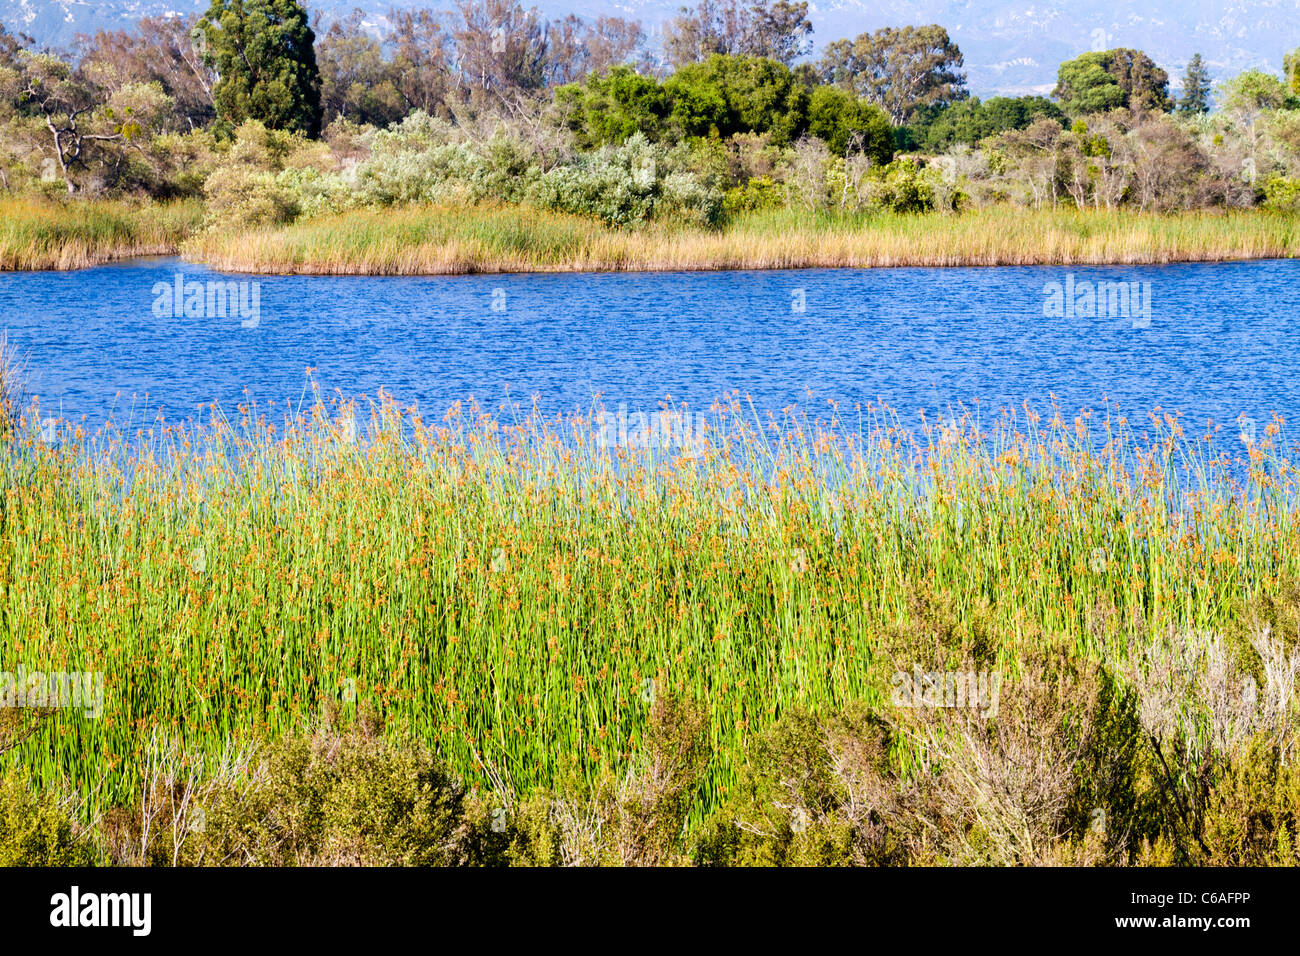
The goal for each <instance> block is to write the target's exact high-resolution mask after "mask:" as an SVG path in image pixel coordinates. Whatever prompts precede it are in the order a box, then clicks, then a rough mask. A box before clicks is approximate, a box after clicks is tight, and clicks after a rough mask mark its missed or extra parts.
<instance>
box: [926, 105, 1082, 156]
mask: <svg viewBox="0 0 1300 956" xmlns="http://www.w3.org/2000/svg"><path fill="white" fill-rule="evenodd" d="M1043 117H1047V118H1048V119H1054V120H1057V121H1063V120H1064V119H1065V114H1064V113H1063V112H1062V111H1061V108H1060V107H1059V106H1057V105H1056V104H1055V103H1053V102H1052V101H1051V100H1049V99H1047V98H1046V97H1042V96H1017V97H1010V96H995V97H993V98H992V99H989V100H986V101H984V102H980V99H979V97H975V96H972V97H971V98H969V99H965V100H959V101H957V102H956V103H953V104H951V105H949V106H948V107H947V108H946V109H943V110H940V111H939V112H938V113H937V114H936V115H934V116H932V117H928V118H927V122H925V123H924V124H917V125H916V126H914V127H913V129H912V131H911V133H912V139H914V140H915V141H916V142H917V144H918V145H919V146H921V147H923V148H925V149H927V150H931V151H933V152H942V151H943V150H945V149H947V148H948V147H950V146H952V145H954V144H956V143H965V144H966V145H968V146H975V145H977V144H978V143H979V142H980V141H981V140H983V139H986V138H988V137H989V136H996V135H997V134H998V133H1005V132H1006V131H1007V130H1021V129H1027V128H1028V127H1029V126H1030V125H1031V124H1032V123H1033V122H1034V121H1035V120H1038V119H1041V118H1043Z"/></svg>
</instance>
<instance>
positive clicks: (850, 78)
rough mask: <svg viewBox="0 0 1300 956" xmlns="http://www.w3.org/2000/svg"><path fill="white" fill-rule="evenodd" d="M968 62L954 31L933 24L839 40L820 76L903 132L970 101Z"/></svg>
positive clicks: (829, 51) (827, 54)
mask: <svg viewBox="0 0 1300 956" xmlns="http://www.w3.org/2000/svg"><path fill="white" fill-rule="evenodd" d="M962 62H963V60H962V55H961V50H959V49H958V48H957V44H955V43H953V42H952V41H951V40H950V39H949V38H948V31H947V30H945V29H944V28H943V27H941V26H938V25H937V24H930V25H929V26H923V27H912V26H909V27H903V28H901V29H895V28H894V27H886V28H885V29H883V30H877V31H876V32H875V33H863V34H861V35H860V36H858V37H857V38H856V39H854V40H836V41H835V42H834V43H831V44H828V45H827V47H826V51H825V53H824V54H823V55H822V59H821V63H820V65H819V67H818V71H819V73H820V75H821V78H822V79H823V80H824V81H825V82H827V83H836V84H839V85H841V86H843V87H845V88H846V89H851V90H853V91H854V92H855V93H857V94H858V95H859V96H863V97H866V98H867V99H868V100H870V101H871V102H872V103H875V104H876V105H877V106H879V107H880V108H881V109H883V110H884V111H885V112H886V113H887V114H889V118H890V120H891V121H892V122H893V123H894V125H896V126H898V125H902V124H903V123H906V122H909V121H910V120H912V119H913V118H914V117H916V116H917V115H918V114H920V113H922V112H924V111H925V110H927V109H931V108H941V107H943V106H945V105H947V104H948V103H952V102H955V101H956V100H960V99H964V98H965V96H966V75H965V74H964V73H962V72H961V66H962Z"/></svg>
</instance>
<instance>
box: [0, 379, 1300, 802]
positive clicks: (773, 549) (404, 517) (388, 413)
mask: <svg viewBox="0 0 1300 956" xmlns="http://www.w3.org/2000/svg"><path fill="white" fill-rule="evenodd" d="M711 414H712V422H713V424H712V426H711V428H710V431H709V442H708V443H707V447H705V448H700V449H697V450H696V454H695V455H694V456H693V457H682V456H680V455H677V454H676V453H675V452H674V450H673V449H664V448H660V447H650V448H645V447H612V448H611V447H603V446H602V444H601V443H600V442H599V441H597V440H596V432H595V431H594V430H593V424H592V421H591V420H590V419H588V418H565V419H559V418H557V419H544V418H542V417H540V416H538V415H537V414H536V413H533V414H530V415H528V416H525V417H517V418H503V419H497V418H494V417H490V416H487V415H483V414H481V413H479V412H478V411H477V410H474V409H464V408H457V409H453V411H452V413H450V414H449V415H448V416H447V418H446V419H444V420H443V421H441V422H434V423H428V422H423V421H421V420H420V419H418V418H417V417H415V416H414V414H412V413H405V412H403V411H402V410H400V409H398V408H396V407H394V406H393V405H392V404H389V403H382V404H380V405H377V406H373V407H372V408H371V409H370V413H369V418H368V423H367V421H364V420H363V421H361V422H360V423H359V424H353V423H356V421H357V420H356V419H355V418H353V417H352V416H353V415H354V410H353V409H352V408H351V406H333V407H331V406H327V405H325V404H321V403H318V404H316V405H315V406H314V407H312V408H311V409H309V410H307V411H304V412H301V413H297V412H296V413H294V414H283V415H282V416H281V417H280V418H276V417H275V416H274V415H273V414H269V413H259V412H258V411H257V410H256V409H244V410H242V415H241V417H240V419H239V420H238V421H233V422H232V421H227V420H225V419H224V418H222V417H220V416H219V415H214V417H213V419H212V421H210V422H208V423H205V424H203V425H196V426H175V427H173V426H164V425H156V426H154V427H152V428H144V429H139V430H133V431H132V432H130V433H127V432H125V431H113V430H108V431H104V432H100V433H98V434H96V435H86V434H84V433H83V432H82V431H80V430H78V429H75V428H67V429H65V430H64V431H63V432H62V433H61V434H60V435H59V436H57V437H58V440H57V441H56V442H54V443H49V442H47V441H43V440H42V436H41V435H40V434H39V432H38V431H36V430H34V429H33V428H32V427H31V425H30V423H24V425H23V431H22V432H21V435H20V437H19V438H18V439H16V440H15V441H13V442H12V443H10V444H9V445H8V446H7V447H6V448H5V450H4V451H3V454H0V596H2V597H0V631H2V632H3V635H4V636H3V646H0V665H2V667H3V669H6V670H10V671H13V670H14V669H15V668H16V667H17V666H19V665H22V666H24V667H25V668H26V669H27V670H28V671H29V672H30V671H34V670H43V671H47V672H48V671H60V670H63V671H98V672H102V673H103V674H104V680H105V689H106V700H105V709H104V714H103V716H102V717H100V718H99V719H94V718H92V717H89V716H86V715H84V714H80V713H77V712H73V711H63V712H60V713H59V714H57V715H56V716H55V717H54V718H53V719H52V720H50V721H47V723H46V724H44V725H43V726H42V727H41V729H40V730H39V732H38V733H37V734H36V735H35V736H33V737H32V738H31V739H29V740H28V741H27V742H26V743H25V744H23V746H21V747H20V748H18V749H17V750H15V751H13V752H12V753H11V754H9V755H8V756H7V757H6V758H5V759H6V760H17V761H18V762H19V765H20V766H21V767H23V768H24V769H25V770H26V771H27V772H28V773H30V774H32V775H33V776H35V777H37V778H39V779H41V780H43V781H46V782H48V783H59V784H61V785H71V786H74V787H75V788H76V789H77V790H78V791H79V792H80V793H81V794H82V795H83V797H84V798H86V800H87V805H88V806H92V807H93V806H102V805H104V804H105V803H112V802H118V801H123V800H126V799H129V798H130V797H131V796H132V794H133V792H134V788H136V787H138V786H139V781H140V779H141V771H140V763H141V760H142V759H143V758H142V752H143V750H142V748H143V747H144V745H145V742H146V741H147V740H148V739H149V737H150V733H151V732H152V731H155V730H157V731H159V732H161V733H165V734H166V735H168V736H169V737H170V738H171V739H175V740H177V741H178V742H179V743H180V744H181V745H183V746H185V747H186V748H187V749H188V748H194V749H197V750H199V751H200V752H204V753H207V754H210V755H212V759H214V760H215V759H217V758H218V756H219V755H220V754H221V753H223V752H225V751H226V749H227V746H228V745H229V744H231V743H232V742H241V741H255V740H258V739H261V738H265V737H267V736H271V735H276V734H280V733H283V732H287V731H291V730H294V729H297V728H301V727H302V726H303V725H304V724H305V723H306V721H307V720H308V718H309V717H310V716H311V715H312V714H313V713H315V712H317V711H318V710H319V709H320V708H321V707H322V706H323V704H324V703H325V702H326V701H330V702H341V703H342V704H343V705H344V706H345V708H355V707H367V708H371V709H374V710H377V711H381V712H383V713H384V714H386V716H387V717H388V720H389V723H390V725H391V726H393V727H395V728H401V729H406V730H410V731H413V732H414V733H415V734H417V735H418V736H419V737H420V738H421V739H423V740H424V741H426V742H427V743H428V744H430V745H432V746H433V747H434V748H436V749H437V750H438V751H439V752H440V753H442V754H443V755H445V757H446V758H447V759H448V760H449V762H450V764H451V766H452V767H453V769H454V770H456V771H457V772H459V773H461V774H463V775H464V776H465V777H467V778H469V779H471V780H475V781H478V782H479V783H482V784H483V785H485V786H486V785H489V779H488V777H487V776H485V773H484V768H485V767H493V768H496V769H495V770H494V774H497V773H499V774H500V775H501V776H503V777H505V778H506V779H509V780H512V781H513V783H514V785H515V786H516V787H518V788H520V790H521V791H526V790H528V789H529V788H531V787H535V786H538V785H541V784H546V783H549V782H554V781H556V780H558V779H562V778H565V777H567V776H569V775H570V774H573V773H578V774H585V775H587V776H588V777H593V776H594V775H596V774H597V773H598V772H599V771H600V770H601V769H602V768H611V767H616V766H619V765H620V764H621V762H622V761H625V760H626V759H627V757H628V755H629V754H630V753H631V752H632V751H634V750H635V749H636V748H637V746H638V744H639V742H640V740H641V735H642V734H643V732H644V730H645V727H646V720H647V714H648V712H649V709H650V706H651V703H652V702H653V700H654V699H655V698H656V697H657V696H659V695H662V694H665V693H672V694H675V695H682V696H685V697H690V698H694V699H696V700H699V701H701V702H702V703H703V706H704V707H705V710H706V712H707V720H708V736H709V744H710V751H711V753H712V757H711V763H710V766H709V769H708V772H707V776H706V778H705V784H704V786H703V788H702V791H701V793H700V795H699V801H700V807H701V808H702V809H703V808H708V807H714V806H717V805H718V804H719V803H720V801H721V800H722V798H723V797H724V795H725V793H726V791H727V788H728V787H729V786H731V785H732V783H733V782H734V780H735V778H736V773H737V769H738V768H737V763H738V762H739V761H741V760H742V759H743V752H744V748H745V744H746V743H747V742H748V741H749V740H750V739H751V738H752V737H753V735H754V734H756V733H757V732H759V731H761V730H763V729H764V728H766V727H768V726H769V725H771V724H772V723H773V722H774V721H775V720H777V719H778V717H779V716H780V715H781V714H782V713H784V712H785V711H786V710H788V709H789V708H791V707H792V706H794V705H805V706H811V707H813V708H822V707H832V706H839V705H842V704H845V703H846V702H850V701H868V702H872V701H877V702H878V701H880V700H881V699H882V695H883V696H886V697H887V695H888V692H889V686H890V675H891V673H892V672H894V671H895V670H896V669H898V668H899V667H900V666H904V667H906V666H910V664H911V663H913V662H900V661H896V660H885V659H883V658H882V657H881V656H880V655H878V654H877V648H878V647H879V645H880V640H879V639H880V637H881V635H882V634H884V633H886V632H887V631H888V630H889V629H891V628H898V627H906V626H909V622H910V623H915V622H916V620H917V618H918V615H921V614H923V613H924V611H923V608H924V606H925V601H926V599H927V596H935V595H937V596H939V597H940V598H942V599H944V600H947V601H950V602H951V606H952V607H953V608H955V609H957V614H958V615H959V618H960V621H961V626H962V627H966V628H971V629H981V630H987V631H988V633H992V634H996V635H999V636H998V638H997V644H996V646H995V647H993V648H991V649H990V653H991V654H992V655H993V657H994V658H995V659H996V660H997V662H998V666H1000V667H1002V668H1003V669H1005V670H1006V671H1007V672H1008V673H1014V672H1015V669H1016V667H1017V662H1018V661H1019V660H1021V655H1022V654H1023V653H1024V652H1025V650H1026V649H1027V648H1031V647H1041V646H1043V645H1042V644H1041V642H1043V641H1045V640H1048V639H1049V638H1050V639H1051V640H1052V641H1056V642H1059V641H1062V640H1064V641H1065V642H1066V646H1068V647H1069V648H1070V653H1073V654H1078V655H1083V656H1086V657H1090V658H1095V659H1101V658H1102V657H1103V656H1108V657H1115V656H1119V657H1120V658H1121V659H1122V658H1123V657H1124V656H1125V655H1127V654H1129V653H1130V652H1131V651H1132V650H1133V648H1134V646H1136V645H1140V644H1141V643H1142V642H1143V641H1145V640H1146V638H1147V636H1148V635H1150V634H1152V633H1154V632H1156V631H1158V630H1159V629H1161V628H1164V627H1168V626H1179V627H1195V628H1214V627H1221V626H1224V625H1225V624H1226V623H1227V622H1229V621H1230V620H1231V619H1232V617H1233V615H1234V613H1235V610H1234V609H1235V608H1236V607H1238V605H1239V603H1240V602H1241V600H1242V599H1243V597H1246V596H1251V595H1259V594H1267V593H1271V591H1272V590H1274V589H1276V588H1277V587H1278V586H1279V581H1280V580H1282V579H1284V578H1286V577H1288V576H1290V575H1294V574H1295V573H1296V572H1297V570H1300V568H1297V565H1298V564H1300V529H1298V524H1297V520H1296V518H1297V506H1296V497H1295V493H1296V472H1295V469H1294V467H1293V466H1292V464H1291V462H1290V460H1289V459H1288V458H1287V457H1286V456H1285V455H1283V454H1282V453H1281V451H1280V450H1279V447H1278V446H1279V445H1280V438H1281V436H1280V434H1279V428H1280V426H1279V423H1277V422H1274V423H1273V424H1272V425H1270V426H1269V428H1268V429H1267V435H1265V436H1261V441H1260V443H1259V444H1257V445H1252V446H1250V447H1249V448H1248V449H1246V450H1244V451H1243V452H1242V454H1240V455H1229V454H1228V453H1227V452H1221V453H1216V452H1215V451H1214V450H1213V448H1212V445H1211V444H1210V443H1209V442H1207V441H1206V440H1204V438H1203V437H1201V436H1186V435H1184V434H1183V432H1182V429H1181V426H1180V425H1179V422H1178V421H1177V419H1175V418H1170V417H1160V416H1153V417H1152V419H1151V420H1150V421H1149V422H1146V423H1144V424H1143V425H1142V426H1141V427H1140V429H1135V428H1134V427H1132V426H1130V425H1129V423H1128V422H1126V421H1125V420H1124V419H1122V418H1119V417H1118V416H1116V415H1114V414H1098V415H1084V416H1081V417H1079V418H1078V419H1076V420H1074V421H1072V422H1069V421H1066V420H1063V419H1062V418H1061V417H1059V416H1055V415H1054V416H1053V417H1052V418H1051V419H1050V420H1043V419H1040V418H1038V417H1036V416H1034V415H1032V414H1029V413H1028V412H1025V413H1023V414H1019V415H1015V416H1011V415H1008V416H1004V417H1003V418H1001V419H1000V420H999V421H997V422H995V423H981V422H978V421H976V420H973V419H971V418H967V419H966V420H964V421H963V422H959V423H948V424H945V425H944V426H943V427H930V426H927V427H924V428H921V429H917V430H914V431H906V430H904V429H902V428H901V427H900V425H899V423H898V421H897V420H896V419H895V418H894V417H893V416H892V415H891V414H890V413H889V412H888V410H886V409H878V408H873V409H865V410H860V411H855V412H854V414H853V416H851V417H846V418H845V419H844V420H840V419H838V418H836V419H831V420H828V421H826V422H824V423H821V424H815V423H812V422H809V421H808V420H806V419H804V418H800V417H796V416H795V415H794V414H793V413H788V414H786V415H784V416H759V415H758V414H757V413H756V412H755V411H754V410H753V408H752V407H751V406H749V405H747V404H745V403H741V402H739V401H732V402H729V403H725V404H720V405H718V406H716V407H715V408H714V409H713V410H712V413H711ZM363 417H364V416H363ZM45 437H46V438H48V437H49V436H48V434H47V435H46V436H45ZM1236 447H1238V448H1242V446H1240V445H1238V446H1236ZM915 663H918V664H921V665H927V664H933V663H934V662H929V661H916V662H915Z"/></svg>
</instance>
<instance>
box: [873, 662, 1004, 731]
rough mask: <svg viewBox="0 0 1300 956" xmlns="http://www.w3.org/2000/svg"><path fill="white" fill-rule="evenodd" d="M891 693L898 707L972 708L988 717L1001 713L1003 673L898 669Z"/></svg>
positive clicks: (916, 667)
mask: <svg viewBox="0 0 1300 956" xmlns="http://www.w3.org/2000/svg"><path fill="white" fill-rule="evenodd" d="M893 684H894V691H893V693H892V694H891V695H890V700H892V701H893V704H894V706H895V707H969V708H970V709H972V710H976V709H978V710H979V711H980V715H981V716H983V717H986V718H992V717H996V716H997V715H998V697H999V696H1000V694H1001V691H1002V674H1001V673H1000V672H998V671H993V672H992V673H989V672H988V671H979V672H978V673H975V672H972V671H954V672H945V671H923V670H921V667H920V665H919V664H918V665H915V666H914V667H913V668H912V672H911V673H910V674H909V673H908V672H907V671H898V672H896V673H895V674H894V679H893Z"/></svg>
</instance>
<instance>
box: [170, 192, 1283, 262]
mask: <svg viewBox="0 0 1300 956" xmlns="http://www.w3.org/2000/svg"><path fill="white" fill-rule="evenodd" d="M1297 223H1298V220H1297V219H1296V217H1294V216H1288V215H1282V214H1275V213H1268V212H1262V211H1250V212H1195V213H1181V214H1175V215H1156V214H1144V213H1137V212H1132V211H1127V210H1125V211H1113V212H1112V211H1097V210H1066V209H1045V210H1027V209H1018V208H1012V207H997V208H990V209H983V210H977V211H972V212H968V213H963V214H961V215H944V214H931V215H893V214H872V215H866V214H863V215H852V216H848V215H845V216H841V215H833V214H826V213H811V212H800V211H797V210H789V209H785V210H776V211H770V212H764V213H755V214H751V215H749V216H746V217H743V218H741V219H739V220H737V221H736V222H734V223H732V224H730V225H728V226H726V227H725V228H723V229H720V230H703V229H691V228H684V227H670V226H666V225H653V226H647V227H644V228H640V229H634V230H626V229H622V230H620V229H613V228H607V227H605V226H603V225H602V224H601V223H599V222H597V221H595V220H591V219H585V218H581V217H577V216H570V215H563V214H559V213H552V212H546V211H543V210H538V209H532V208H527V207H506V206H472V207H457V208H450V207H436V206H430V207H410V208H402V209H389V210H373V209H372V210H357V211H351V212H346V213H341V214H339V215H335V216H328V217H324V218H317V219H313V220H308V221H303V222H300V223H296V224H294V225H291V226H284V227H281V228H274V229H260V230H252V231H243V230H209V231H207V232H204V233H202V234H200V235H196V236H195V237H194V238H193V239H191V240H189V241H188V242H187V243H186V245H185V251H186V254H187V255H188V256H190V257H191V258H195V259H197V260H200V261H203V262H205V263H207V264H209V265H211V266H213V267H215V268H218V269H225V270H230V271H236V272H264V273H303V274H322V275H351V274H364V275H440V274H458V273H471V272H481V273H497V272H570V271H575V272H610V271H623V270H626V271H675V270H713V269H793V268H838V267H852V268H867V267H876V266H995V265H1040V264H1042V265H1046V264H1059V265H1085V264H1105V263H1116V264H1145V263H1162V262H1199V261H1220V260H1228V259H1259V258H1284V257H1290V256H1293V255H1295V254H1296V251H1297V249H1300V232H1298V231H1297Z"/></svg>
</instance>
